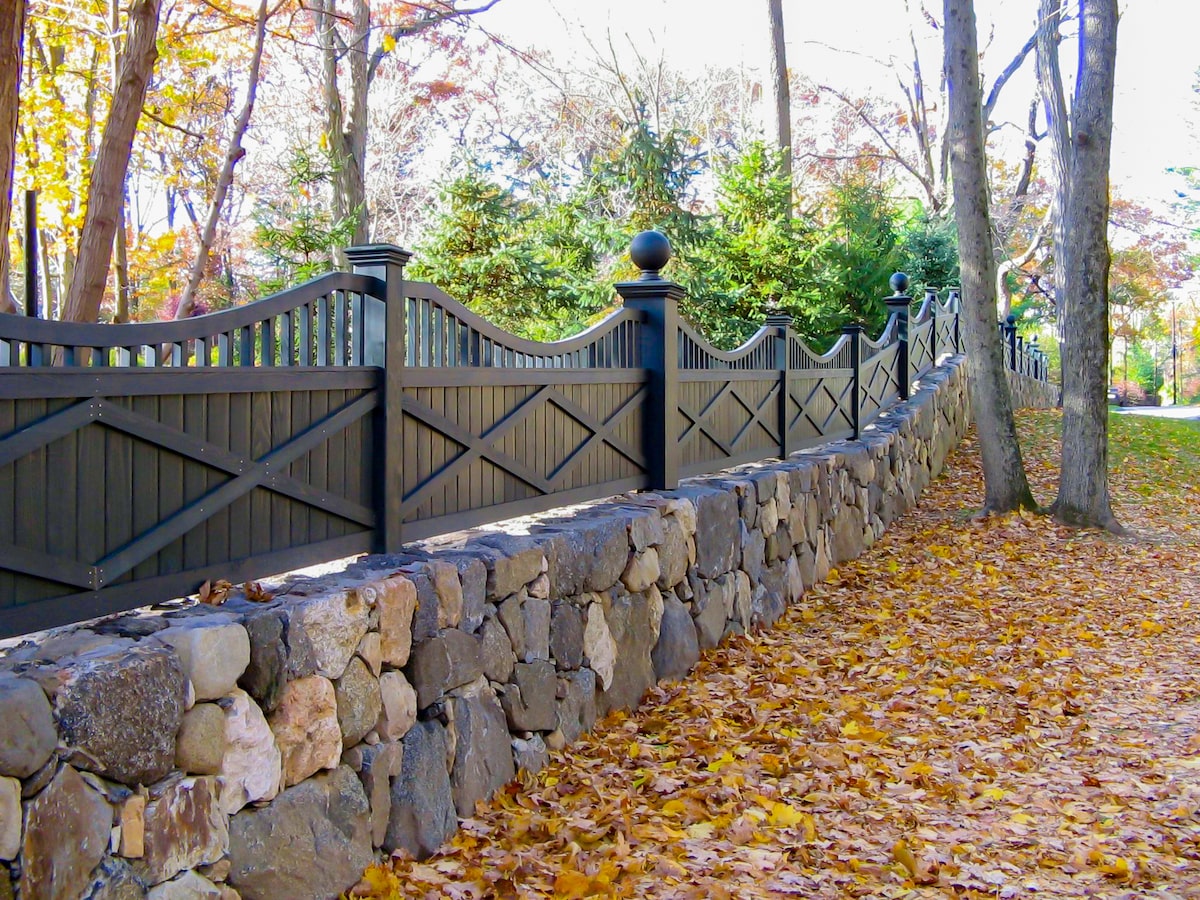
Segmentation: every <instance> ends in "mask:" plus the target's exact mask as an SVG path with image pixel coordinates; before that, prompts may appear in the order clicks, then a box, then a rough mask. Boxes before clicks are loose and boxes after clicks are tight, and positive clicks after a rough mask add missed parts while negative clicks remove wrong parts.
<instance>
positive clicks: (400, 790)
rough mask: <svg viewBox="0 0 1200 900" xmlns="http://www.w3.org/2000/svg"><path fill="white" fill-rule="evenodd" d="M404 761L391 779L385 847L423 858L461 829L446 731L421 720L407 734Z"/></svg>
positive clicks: (404, 743)
mask: <svg viewBox="0 0 1200 900" xmlns="http://www.w3.org/2000/svg"><path fill="white" fill-rule="evenodd" d="M403 746H404V762H403V764H402V765H401V767H400V774H399V775H398V776H397V777H396V778H394V779H393V780H392V814H391V819H390V820H389V822H388V829H387V835H386V837H385V838H384V841H383V847H384V849H385V850H387V851H389V852H390V851H392V850H396V849H400V848H402V849H404V850H406V851H408V852H409V853H411V854H412V855H413V856H415V857H417V858H419V859H424V858H425V857H427V856H429V855H431V854H432V853H434V852H435V851H436V850H437V849H438V848H439V847H440V846H441V845H442V844H443V843H444V842H445V841H446V840H447V839H448V838H449V837H450V836H451V835H452V834H454V832H455V830H456V829H457V828H458V820H457V818H456V817H455V815H454V800H453V798H452V795H451V790H450V773H449V771H448V770H447V768H446V755H447V754H446V751H447V747H446V730H445V729H444V728H443V727H442V726H441V725H439V724H438V723H437V722H419V723H417V725H416V726H415V727H414V728H413V729H412V730H411V731H409V733H408V734H406V735H405V736H404V741H403Z"/></svg>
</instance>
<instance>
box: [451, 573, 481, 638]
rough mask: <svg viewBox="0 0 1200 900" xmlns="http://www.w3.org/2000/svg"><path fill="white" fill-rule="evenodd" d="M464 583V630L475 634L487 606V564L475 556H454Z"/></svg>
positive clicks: (459, 576)
mask: <svg viewBox="0 0 1200 900" xmlns="http://www.w3.org/2000/svg"><path fill="white" fill-rule="evenodd" d="M453 561H454V563H455V564H456V565H457V566H458V578H459V581H460V582H461V583H462V595H463V611H462V626H461V627H462V630H463V631H466V632H468V633H470V634H474V633H475V632H476V631H478V630H479V626H480V625H482V624H483V618H484V614H485V612H486V607H487V566H485V565H484V564H483V561H482V560H480V559H476V558H475V557H473V556H457V557H454V558H453Z"/></svg>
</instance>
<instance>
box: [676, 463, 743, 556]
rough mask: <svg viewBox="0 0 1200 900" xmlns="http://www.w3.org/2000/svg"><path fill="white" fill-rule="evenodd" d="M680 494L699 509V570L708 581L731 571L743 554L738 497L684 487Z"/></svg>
mask: <svg viewBox="0 0 1200 900" xmlns="http://www.w3.org/2000/svg"><path fill="white" fill-rule="evenodd" d="M677 493H678V494H680V495H681V496H683V497H685V498H687V499H689V500H691V501H692V503H693V504H694V505H695V507H696V571H698V572H699V573H700V575H701V576H702V577H704V578H716V577H717V576H718V575H720V574H722V573H723V572H728V571H729V570H730V569H732V568H733V563H734V560H736V559H737V558H738V555H739V554H740V553H741V542H740V534H739V529H740V525H739V521H738V503H737V498H736V497H735V496H734V494H733V493H732V492H730V491H727V490H716V489H714V488H705V487H693V486H687V487H681V488H680V489H679V490H678V491H677Z"/></svg>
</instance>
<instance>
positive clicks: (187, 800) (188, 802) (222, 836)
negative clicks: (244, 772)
mask: <svg viewBox="0 0 1200 900" xmlns="http://www.w3.org/2000/svg"><path fill="white" fill-rule="evenodd" d="M144 848H145V849H144V851H143V853H142V856H141V857H140V858H139V859H135V860H133V861H132V862H131V863H130V865H131V866H132V867H133V870H134V871H135V872H136V873H137V875H138V877H139V878H141V879H142V881H144V882H145V883H146V884H148V885H154V884H158V883H159V882H161V881H166V880H167V879H168V878H174V877H175V876H176V875H177V874H179V873H180V872H182V871H184V870H185V869H192V868H195V867H196V866H199V865H203V864H204V863H215V862H216V861H217V860H219V859H220V858H221V857H222V856H224V855H225V851H226V850H228V849H229V819H228V818H227V817H226V815H225V814H224V813H223V812H221V809H220V807H219V805H218V804H217V783H216V779H214V778H176V779H172V780H170V781H168V782H167V783H166V784H165V785H162V786H159V787H158V788H157V796H156V797H155V798H154V799H152V800H151V801H150V802H149V803H148V804H146V812H145V836H144Z"/></svg>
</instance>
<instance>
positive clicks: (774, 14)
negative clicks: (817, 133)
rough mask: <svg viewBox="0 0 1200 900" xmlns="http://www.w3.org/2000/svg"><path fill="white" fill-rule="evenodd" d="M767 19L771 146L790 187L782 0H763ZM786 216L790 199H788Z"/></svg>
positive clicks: (789, 96)
mask: <svg viewBox="0 0 1200 900" xmlns="http://www.w3.org/2000/svg"><path fill="white" fill-rule="evenodd" d="M767 12H768V14H769V16H770V20H771V77H770V79H769V81H770V85H771V114H772V116H773V118H774V123H773V124H774V126H775V146H776V147H777V148H778V149H779V154H780V174H782V175H783V177H785V178H786V179H787V182H788V188H789V195H790V193H791V191H790V188H791V187H792V93H791V88H790V87H789V85H788V69H787V45H786V44H785V42H784V30H783V0H767ZM787 214H788V216H791V214H792V203H791V198H790V196H789V199H788V208H787Z"/></svg>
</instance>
